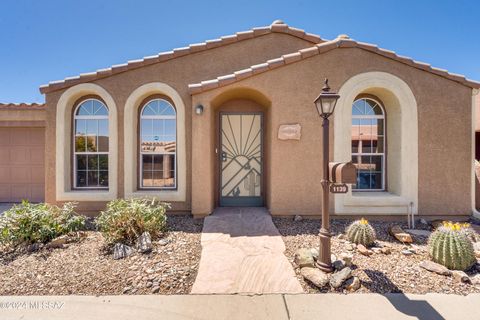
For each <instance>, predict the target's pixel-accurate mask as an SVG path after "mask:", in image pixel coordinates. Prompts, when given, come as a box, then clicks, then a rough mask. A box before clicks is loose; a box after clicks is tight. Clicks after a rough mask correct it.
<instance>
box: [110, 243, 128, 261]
mask: <svg viewBox="0 0 480 320" xmlns="http://www.w3.org/2000/svg"><path fill="white" fill-rule="evenodd" d="M132 253H133V250H132V248H130V247H129V246H127V245H124V244H123V243H116V244H115V246H114V247H113V259H115V260H118V259H123V258H125V257H128V256H129V255H131V254H132Z"/></svg>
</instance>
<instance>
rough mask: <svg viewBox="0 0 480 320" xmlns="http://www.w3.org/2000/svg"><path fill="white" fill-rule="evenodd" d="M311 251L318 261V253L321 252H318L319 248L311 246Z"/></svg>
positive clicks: (314, 258)
mask: <svg viewBox="0 0 480 320" xmlns="http://www.w3.org/2000/svg"><path fill="white" fill-rule="evenodd" d="M310 252H311V253H312V257H313V260H315V261H317V259H318V255H319V254H320V253H319V252H318V249H317V248H311V249H310Z"/></svg>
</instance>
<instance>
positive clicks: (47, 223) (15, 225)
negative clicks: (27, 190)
mask: <svg viewBox="0 0 480 320" xmlns="http://www.w3.org/2000/svg"><path fill="white" fill-rule="evenodd" d="M74 209H75V203H71V202H69V203H65V204H64V205H63V206H62V207H58V206H55V205H50V204H48V203H38V204H32V203H30V202H28V201H23V202H22V203H21V204H17V205H14V206H13V207H12V208H10V209H9V210H7V211H5V212H4V214H3V216H1V217H0V242H1V243H3V244H10V245H13V246H17V245H19V244H21V243H24V244H31V243H35V242H43V243H46V242H48V241H50V240H52V239H54V238H56V237H59V236H61V235H64V234H67V233H69V232H72V231H79V230H82V229H84V227H85V217H83V216H79V215H77V214H76V213H75V211H74Z"/></svg>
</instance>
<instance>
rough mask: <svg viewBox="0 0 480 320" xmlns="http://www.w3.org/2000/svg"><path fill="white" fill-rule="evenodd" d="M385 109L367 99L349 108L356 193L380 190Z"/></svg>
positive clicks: (382, 167)
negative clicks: (355, 171)
mask: <svg viewBox="0 0 480 320" xmlns="http://www.w3.org/2000/svg"><path fill="white" fill-rule="evenodd" d="M385 142H386V131H385V110H384V108H383V106H382V104H381V103H380V102H379V101H378V100H376V99H374V98H370V97H364V98H360V99H357V100H355V102H354V103H353V106H352V162H353V163H354V164H355V166H356V167H357V184H356V185H355V186H354V187H353V189H354V190H356V191H384V190H385V189H386V188H385Z"/></svg>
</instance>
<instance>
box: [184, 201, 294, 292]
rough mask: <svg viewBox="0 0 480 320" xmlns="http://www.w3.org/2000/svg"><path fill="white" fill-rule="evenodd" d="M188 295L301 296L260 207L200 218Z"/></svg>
mask: <svg viewBox="0 0 480 320" xmlns="http://www.w3.org/2000/svg"><path fill="white" fill-rule="evenodd" d="M201 239H202V240H201V241H202V257H201V259H200V266H199V270H198V274H197V278H196V280H195V283H194V285H193V288H192V293H196V294H208V293H302V292H303V290H302V287H301V285H300V283H299V282H298V280H297V278H296V277H295V273H294V271H293V268H292V265H291V264H290V262H289V261H288V260H287V258H286V257H285V255H284V254H283V252H284V251H285V244H284V243H283V240H282V237H281V235H280V233H279V232H278V230H277V228H276V227H275V225H274V224H273V222H272V218H271V216H270V214H269V213H268V211H267V210H266V209H265V208H218V209H217V210H215V212H214V213H213V214H212V215H210V216H208V217H207V218H205V221H204V224H203V231H202V238H201Z"/></svg>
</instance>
